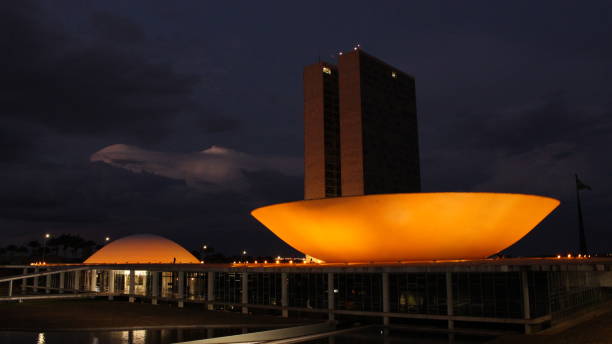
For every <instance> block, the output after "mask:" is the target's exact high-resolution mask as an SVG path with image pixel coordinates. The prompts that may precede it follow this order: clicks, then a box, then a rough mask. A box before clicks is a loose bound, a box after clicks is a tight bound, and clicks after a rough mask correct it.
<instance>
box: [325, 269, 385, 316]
mask: <svg viewBox="0 0 612 344" xmlns="http://www.w3.org/2000/svg"><path fill="white" fill-rule="evenodd" d="M334 293H335V303H336V309H342V310H351V311H368V312H381V311H382V275H381V274H380V273H342V274H334Z"/></svg>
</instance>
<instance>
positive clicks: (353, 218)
mask: <svg viewBox="0 0 612 344" xmlns="http://www.w3.org/2000/svg"><path fill="white" fill-rule="evenodd" d="M559 203H560V202H559V201H558V200H556V199H553V198H549V197H542V196H536V195H525V194H502V193H460V192H443V193H412V194H381V195H367V196H353V197H338V198H326V199H318V200H306V201H296V202H289V203H281V204H274V205H270V206H265V207H262V208H258V209H255V210H253V211H252V212H251V215H253V216H254V217H255V218H256V219H257V220H259V221H260V222H261V223H262V224H264V225H265V226H266V227H268V228H269V229H270V230H271V231H272V232H273V233H274V234H276V235H277V236H278V237H279V238H281V239H282V240H284V241H285V242H286V243H288V244H289V245H291V246H292V247H293V248H295V249H297V250H298V251H300V252H302V253H305V254H307V255H309V256H312V257H316V258H317V259H322V260H323V261H325V262H397V261H402V260H445V259H481V258H486V257H488V256H491V255H493V254H495V253H498V252H500V251H501V250H503V249H505V248H507V247H508V246H510V245H512V244H514V243H515V242H517V241H518V240H519V239H521V238H522V237H523V236H525V235H526V234H527V233H529V231H531V230H532V229H533V228H534V227H535V226H537V225H538V224H539V223H540V222H541V221H542V220H543V219H544V218H545V217H546V216H548V214H550V213H551V212H552V211H553V210H554V209H555V208H556V207H557V206H558V205H559Z"/></svg>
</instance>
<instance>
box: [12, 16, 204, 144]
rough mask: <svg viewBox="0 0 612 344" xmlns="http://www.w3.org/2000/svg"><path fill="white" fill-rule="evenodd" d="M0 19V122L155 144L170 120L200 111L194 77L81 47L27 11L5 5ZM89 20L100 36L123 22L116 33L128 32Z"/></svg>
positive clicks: (134, 55)
mask: <svg viewBox="0 0 612 344" xmlns="http://www.w3.org/2000/svg"><path fill="white" fill-rule="evenodd" d="M0 13H1V17H0V32H2V34H1V35H0V46H4V47H10V49H7V51H8V52H9V53H7V54H3V57H2V62H3V63H2V64H1V66H2V67H0V68H1V72H0V73H1V74H2V80H1V81H0V102H1V103H2V108H1V109H0V111H1V114H2V116H3V117H12V118H15V119H19V120H22V121H30V122H34V123H40V124H42V125H44V126H47V127H49V128H52V129H54V130H56V131H58V132H60V133H62V134H71V135H111V134H115V135H117V134H120V135H123V136H129V137H130V138H132V139H134V138H138V139H140V140H143V141H157V140H159V139H160V138H162V137H163V136H165V135H166V134H167V132H168V130H169V129H168V128H167V125H168V123H169V122H170V119H173V118H174V116H176V115H179V114H181V113H182V112H185V111H191V110H193V109H195V108H197V105H196V103H195V102H194V100H193V99H192V97H191V93H192V91H193V88H194V87H195V86H196V85H197V84H198V83H199V82H200V78H199V77H198V76H197V75H196V74H179V73H177V72H175V71H174V69H173V67H172V66H171V65H169V64H163V63H153V62H150V61H149V59H148V58H147V57H146V56H143V55H141V54H140V53H138V52H135V51H130V52H126V51H124V50H120V49H111V48H109V46H107V45H101V46H97V45H96V44H95V43H93V44H92V43H90V44H86V43H85V42H81V41H79V40H77V39H76V38H75V37H74V36H73V35H69V34H66V33H64V32H62V31H61V30H56V28H55V27H52V26H51V25H50V24H49V23H47V22H46V21H43V20H34V19H33V16H32V15H31V13H30V11H29V7H26V6H21V5H11V4H8V5H7V4H3V11H2V12H0ZM93 18H94V23H95V26H96V27H97V28H98V29H100V27H101V26H103V24H102V23H105V24H104V25H106V27H110V26H112V25H115V24H117V23H123V24H121V25H122V27H119V28H117V29H118V30H124V29H126V26H129V25H127V24H126V22H125V21H122V20H120V19H117V18H115V17H113V16H110V15H105V14H97V15H94V16H93ZM135 31H137V29H136V28H133V29H132V30H128V32H127V33H126V34H127V35H128V37H129V36H130V35H131V36H134V35H135V33H134V32H135ZM132 38H134V37H132ZM132 38H130V39H132Z"/></svg>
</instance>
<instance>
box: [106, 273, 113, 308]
mask: <svg viewBox="0 0 612 344" xmlns="http://www.w3.org/2000/svg"><path fill="white" fill-rule="evenodd" d="M107 276H108V278H107V283H108V300H109V301H112V300H113V299H114V298H115V270H107Z"/></svg>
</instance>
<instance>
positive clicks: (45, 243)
mask: <svg viewBox="0 0 612 344" xmlns="http://www.w3.org/2000/svg"><path fill="white" fill-rule="evenodd" d="M50 237H51V234H49V233H46V234H45V238H44V239H43V254H42V261H43V263H44V262H45V254H46V253H47V239H49V238H50Z"/></svg>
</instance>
